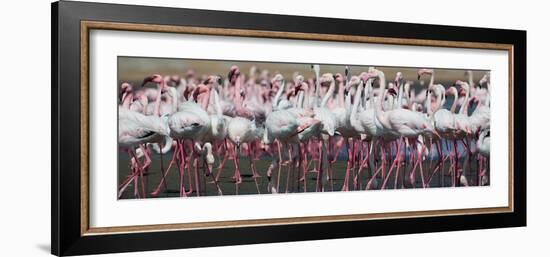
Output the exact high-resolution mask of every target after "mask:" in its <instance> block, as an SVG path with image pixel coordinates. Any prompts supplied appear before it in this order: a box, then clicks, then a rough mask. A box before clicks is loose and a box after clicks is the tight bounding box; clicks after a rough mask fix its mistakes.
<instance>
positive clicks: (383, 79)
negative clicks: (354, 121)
mask: <svg viewBox="0 0 550 257" xmlns="http://www.w3.org/2000/svg"><path fill="white" fill-rule="evenodd" d="M377 73H378V79H379V80H380V97H379V99H378V104H377V105H376V107H375V108H374V112H375V116H376V119H378V121H380V123H382V125H383V126H384V127H386V128H389V127H391V126H390V124H389V121H388V117H387V116H386V115H385V112H384V110H383V109H382V102H383V100H384V96H383V95H384V92H385V91H386V76H385V75H384V73H383V72H381V71H378V72H377Z"/></svg>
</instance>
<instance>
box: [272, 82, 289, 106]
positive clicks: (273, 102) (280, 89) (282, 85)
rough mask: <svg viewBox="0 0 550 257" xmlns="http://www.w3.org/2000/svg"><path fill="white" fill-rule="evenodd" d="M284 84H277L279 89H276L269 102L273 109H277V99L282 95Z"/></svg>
mask: <svg viewBox="0 0 550 257" xmlns="http://www.w3.org/2000/svg"><path fill="white" fill-rule="evenodd" d="M285 84H286V83H281V85H279V89H278V90H277V94H275V97H274V98H273V101H272V102H271V104H272V108H273V110H276V109H277V106H278V105H279V101H280V99H281V96H283V92H284V91H285Z"/></svg>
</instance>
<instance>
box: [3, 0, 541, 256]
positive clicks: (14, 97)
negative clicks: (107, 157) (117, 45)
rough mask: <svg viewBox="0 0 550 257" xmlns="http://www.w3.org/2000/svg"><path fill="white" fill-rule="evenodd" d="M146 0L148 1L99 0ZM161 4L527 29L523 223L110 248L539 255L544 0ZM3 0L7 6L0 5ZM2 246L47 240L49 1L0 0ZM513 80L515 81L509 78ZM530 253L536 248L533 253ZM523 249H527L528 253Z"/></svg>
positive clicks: (15, 248)
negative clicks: (471, 228)
mask: <svg viewBox="0 0 550 257" xmlns="http://www.w3.org/2000/svg"><path fill="white" fill-rule="evenodd" d="M106 2H119V3H136V4H150V3H152V2H153V1H150V0H149V1H146V0H141V1H137V0H134V1H121V0H119V1H106ZM154 2H155V4H158V5H161V4H162V5H165V6H179V7H187V8H198V9H216V10H229V11H246V12H260V13H274V14H292V15H307V16H324V17H339V18H353V19H369V20H386V21H400V22H415V23H434V24H447V25H462V26H480V27H494V28H510V29H524V30H527V31H528V56H527V59H528V61H527V63H528V64H527V65H528V75H527V76H528V80H529V88H528V93H527V95H528V99H529V101H528V106H527V108H528V110H529V115H528V153H529V157H528V158H527V159H528V163H529V165H528V172H529V174H528V193H527V194H528V227H526V228H512V229H493V230H480V231H463V232H447V233H430V234H419V235H398V236H385V237H371V238H354V239H341V240H324V241H309V242H299V243H296V242H294V243H277V244H262V245H246V246H231V247H217V248H202V249H190V250H172V251H161V252H154V253H151V252H141V253H127V254H121V255H118V256H150V255H152V254H154V255H155V256H216V257H218V256H221V255H223V256H234V255H239V256H242V257H244V256H262V257H266V256H296V255H298V254H303V255H304V256H310V255H315V256H339V255H344V254H353V255H363V256H366V255H370V256H376V255H381V254H382V255H404V254H407V255H410V256H420V255H422V256H446V257H447V256H448V257H450V256H462V257H463V256H478V255H486V256H496V255H501V254H506V255H512V256H514V255H516V256H517V255H522V254H525V253H533V254H532V255H541V256H544V255H547V254H548V252H549V250H548V248H547V245H546V244H547V243H548V235H547V233H548V229H549V228H550V221H549V219H548V217H549V216H550V207H549V204H548V203H549V201H548V196H549V195H550V187H549V186H548V182H550V173H549V172H548V168H547V167H548V165H549V164H548V163H546V162H545V160H548V157H547V156H546V153H547V151H548V150H547V149H548V148H547V147H545V146H546V145H547V144H548V143H549V142H548V138H547V137H545V135H547V133H548V132H547V127H546V124H547V122H545V120H546V119H545V118H546V117H548V115H547V114H546V110H545V109H543V108H545V106H544V105H543V104H539V103H545V100H546V98H547V97H548V94H549V93H550V90H549V87H547V86H546V84H539V83H544V82H545V81H547V74H548V73H546V72H547V71H545V70H546V69H548V68H550V67H548V65H547V62H548V57H550V55H549V54H550V50H549V48H548V46H549V45H550V42H549V39H550V36H549V35H550V33H548V28H547V25H545V24H548V23H549V22H550V19H549V18H548V14H547V13H546V12H547V10H548V7H545V6H543V5H544V4H543V2H544V1H533V2H529V3H528V2H527V1H524V2H518V1H509V2H505V1H500V2H498V4H495V3H489V2H488V1H479V0H477V1H471V0H461V1H454V2H449V1H425V0H418V1H395V0H385V1H377V2H369V1H356V2H353V1H348V0H340V1H333V2H328V1H327V2H326V3H322V2H321V1H318V0H317V1H295V0H293V1H291V0H288V1H287V0H277V1H250V2H245V1H238V0H232V1H227V0H226V1H204V0H202V1H201V0H190V1H175V0H173V1H168V0H166V1H154ZM6 8H7V9H6ZM0 21H1V22H0V24H1V26H2V30H1V33H2V39H3V40H2V44H1V45H2V46H1V47H0V53H1V54H0V60H1V61H0V66H1V69H0V74H2V76H1V77H2V95H1V96H0V97H2V99H1V101H0V110H2V111H1V113H2V116H1V117H0V119H2V121H1V123H0V124H1V125H0V135H2V141H1V142H2V143H1V145H2V150H1V151H2V155H1V157H0V165H1V166H0V167H1V168H0V170H1V171H2V177H1V178H2V181H3V183H2V184H1V185H0V199H1V202H0V204H1V206H2V208H1V210H0V236H1V238H2V239H3V242H2V244H0V245H1V246H0V252H1V253H2V254H0V255H2V256H40V255H42V256H46V255H48V254H49V247H50V156H51V153H50V137H49V135H50V116H51V113H50V95H51V92H50V71H51V68H50V1H48V0H36V1H10V3H9V5H8V4H6V5H5V6H3V8H2V13H1V14H0ZM518 86H522V85H518ZM534 253H539V254H534ZM545 253H546V254H545ZM530 255H531V254H530Z"/></svg>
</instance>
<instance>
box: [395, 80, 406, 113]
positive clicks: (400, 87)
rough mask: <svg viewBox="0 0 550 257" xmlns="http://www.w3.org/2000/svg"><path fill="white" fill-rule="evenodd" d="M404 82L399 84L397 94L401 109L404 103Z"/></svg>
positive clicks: (398, 107)
mask: <svg viewBox="0 0 550 257" xmlns="http://www.w3.org/2000/svg"><path fill="white" fill-rule="evenodd" d="M403 87H404V86H403V83H401V84H399V93H398V95H397V107H396V108H397V109H401V108H402V105H403Z"/></svg>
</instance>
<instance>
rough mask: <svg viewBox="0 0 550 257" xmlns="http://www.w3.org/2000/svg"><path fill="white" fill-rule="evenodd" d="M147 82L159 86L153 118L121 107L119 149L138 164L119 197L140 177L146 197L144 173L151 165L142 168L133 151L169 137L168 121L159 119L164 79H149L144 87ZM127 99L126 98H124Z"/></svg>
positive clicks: (154, 77)
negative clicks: (124, 151) (124, 150)
mask: <svg viewBox="0 0 550 257" xmlns="http://www.w3.org/2000/svg"><path fill="white" fill-rule="evenodd" d="M147 82H154V83H157V86H158V90H157V94H159V95H158V96H157V97H156V101H155V104H154V107H155V108H154V113H153V115H152V116H145V115H143V114H141V113H139V112H135V111H132V110H129V109H128V108H127V107H128V106H127V105H123V106H121V107H119V129H118V131H119V134H118V142H119V147H120V148H122V149H127V151H128V154H129V155H130V158H131V159H132V162H135V163H136V165H135V166H136V167H135V172H134V173H133V174H132V175H131V176H130V177H129V178H128V179H127V180H126V181H125V182H124V183H122V185H121V188H120V190H119V197H120V196H121V195H122V193H123V192H124V190H125V189H126V187H127V186H128V185H129V184H130V182H131V181H132V180H134V183H135V184H137V178H138V176H139V177H141V181H142V185H141V186H142V194H143V197H145V196H146V195H145V186H144V183H143V171H144V169H145V168H146V166H148V165H149V164H144V165H143V166H141V165H140V164H139V159H138V157H137V156H136V153H135V151H134V150H133V149H134V148H135V147H136V146H140V148H141V145H143V144H147V143H157V142H160V141H161V140H162V138H163V137H164V136H168V135H169V128H168V125H167V124H166V121H165V120H164V119H162V118H160V117H159V106H160V93H161V88H162V87H164V84H163V81H162V78H161V77H160V75H157V74H155V75H153V76H150V77H147V78H146V79H145V80H144V81H143V83H142V86H143V85H145V84H146V83H147ZM126 93H127V92H126ZM125 97H126V96H124V97H123V98H125ZM143 152H144V154H145V156H146V161H147V162H149V163H150V158H149V157H148V155H147V152H146V151H143ZM161 170H162V164H161ZM161 172H162V171H161ZM136 190H137V188H136ZM136 193H137V191H136Z"/></svg>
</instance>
